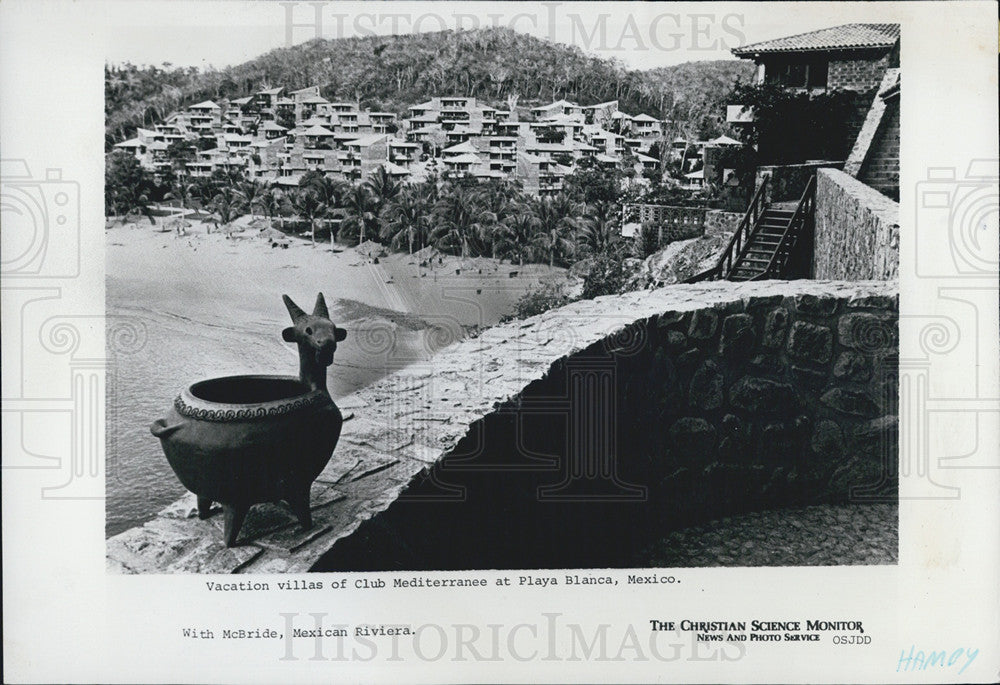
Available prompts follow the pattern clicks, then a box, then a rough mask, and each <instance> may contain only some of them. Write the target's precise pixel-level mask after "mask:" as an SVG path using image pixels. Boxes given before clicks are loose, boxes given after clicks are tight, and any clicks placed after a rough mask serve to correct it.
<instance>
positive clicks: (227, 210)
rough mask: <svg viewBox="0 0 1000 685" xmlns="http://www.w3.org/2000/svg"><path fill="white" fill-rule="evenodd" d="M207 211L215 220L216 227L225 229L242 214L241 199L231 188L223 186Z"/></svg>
mask: <svg viewBox="0 0 1000 685" xmlns="http://www.w3.org/2000/svg"><path fill="white" fill-rule="evenodd" d="M209 209H210V210H211V211H212V213H213V214H214V215H215V217H216V219H217V221H216V225H217V226H221V227H223V228H225V227H226V226H228V225H229V224H230V223H231V222H232V221H233V220H234V219H237V218H238V217H240V216H241V215H242V214H243V199H242V198H241V197H240V196H239V194H238V193H237V192H236V190H235V189H234V188H233V187H232V186H228V185H225V186H222V187H220V188H219V189H218V191H217V192H216V193H215V197H213V198H212V201H211V202H210V203H209ZM206 230H210V229H206Z"/></svg>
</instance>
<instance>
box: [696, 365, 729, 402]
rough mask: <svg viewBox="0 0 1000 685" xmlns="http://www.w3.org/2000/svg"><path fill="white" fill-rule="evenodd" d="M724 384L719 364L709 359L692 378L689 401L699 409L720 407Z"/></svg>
mask: <svg viewBox="0 0 1000 685" xmlns="http://www.w3.org/2000/svg"><path fill="white" fill-rule="evenodd" d="M722 386H723V380H722V373H721V372H720V371H719V367H718V365H717V364H716V363H715V362H713V361H711V360H707V361H705V362H704V363H703V364H702V365H701V366H700V367H699V368H698V370H697V371H695V374H694V378H692V379H691V387H690V390H689V392H688V401H689V402H690V403H691V406H692V407H697V408H698V409H706V410H708V409H718V408H719V407H721V406H722V391H723V387H722Z"/></svg>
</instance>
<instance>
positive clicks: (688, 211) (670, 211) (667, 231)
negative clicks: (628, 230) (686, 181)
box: [625, 204, 708, 245]
mask: <svg viewBox="0 0 1000 685" xmlns="http://www.w3.org/2000/svg"><path fill="white" fill-rule="evenodd" d="M707 211H708V210H707V209H706V208H705V207H674V206H670V205H650V204H632V205H626V206H625V216H626V222H631V221H635V222H638V223H639V224H645V223H647V222H649V223H652V224H653V225H654V226H656V228H657V230H658V231H659V236H660V245H667V244H669V243H672V242H674V241H677V240H689V239H691V238H698V237H700V236H702V235H703V234H704V233H705V213H706V212H707Z"/></svg>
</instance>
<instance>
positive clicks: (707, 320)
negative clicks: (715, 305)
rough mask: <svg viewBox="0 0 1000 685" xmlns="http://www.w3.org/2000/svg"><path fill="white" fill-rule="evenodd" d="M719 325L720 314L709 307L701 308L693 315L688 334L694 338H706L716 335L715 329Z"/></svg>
mask: <svg viewBox="0 0 1000 685" xmlns="http://www.w3.org/2000/svg"><path fill="white" fill-rule="evenodd" d="M718 326H719V317H718V315H717V314H716V313H715V312H713V311H711V310H709V309H699V310H698V311H696V312H695V313H694V315H693V316H692V317H691V326H690V328H688V335H689V336H690V337H692V338H698V339H701V340H704V339H706V338H711V337H712V336H713V335H715V329H716V328H718Z"/></svg>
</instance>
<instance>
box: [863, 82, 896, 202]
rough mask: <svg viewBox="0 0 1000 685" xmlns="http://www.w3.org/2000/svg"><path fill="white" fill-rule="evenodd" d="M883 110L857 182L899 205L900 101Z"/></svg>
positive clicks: (892, 100)
mask: <svg viewBox="0 0 1000 685" xmlns="http://www.w3.org/2000/svg"><path fill="white" fill-rule="evenodd" d="M885 110H886V111H885V114H884V115H883V118H882V121H881V123H880V125H879V128H878V131H877V133H876V134H875V140H873V141H872V146H871V149H870V150H869V153H868V155H867V157H866V158H865V163H864V165H863V166H862V167H861V171H860V173H859V174H858V180H860V181H862V182H863V183H865V184H866V185H869V186H871V187H872V188H874V189H875V190H877V191H879V192H880V193H882V194H883V195H885V196H886V197H888V198H890V199H892V200H895V201H896V202H899V97H898V96H897V97H894V98H892V99H890V100H889V101H888V102H886V103H885Z"/></svg>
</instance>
